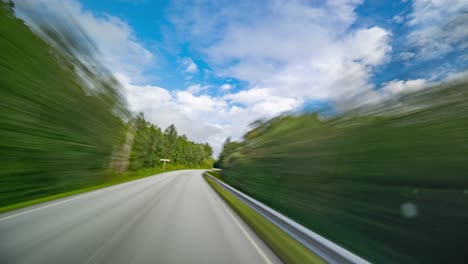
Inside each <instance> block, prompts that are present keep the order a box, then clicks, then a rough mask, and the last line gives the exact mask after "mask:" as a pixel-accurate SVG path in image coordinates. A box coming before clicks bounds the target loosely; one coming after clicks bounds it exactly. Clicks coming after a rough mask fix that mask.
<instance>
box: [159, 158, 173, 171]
mask: <svg viewBox="0 0 468 264" xmlns="http://www.w3.org/2000/svg"><path fill="white" fill-rule="evenodd" d="M160 161H162V162H164V163H163V171H164V168H165V167H166V162H171V160H170V159H160Z"/></svg>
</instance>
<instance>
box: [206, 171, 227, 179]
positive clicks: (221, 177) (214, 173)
mask: <svg viewBox="0 0 468 264" xmlns="http://www.w3.org/2000/svg"><path fill="white" fill-rule="evenodd" d="M207 173H208V174H209V175H211V176H213V177H215V178H216V179H218V180H220V181H224V180H223V175H222V173H221V171H220V170H210V171H208V172H207Z"/></svg>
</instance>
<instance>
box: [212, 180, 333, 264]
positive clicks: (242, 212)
mask: <svg viewBox="0 0 468 264" xmlns="http://www.w3.org/2000/svg"><path fill="white" fill-rule="evenodd" d="M211 173H212V174H213V171H211ZM214 174H215V175H220V173H219V171H216V173H214ZM205 180H206V181H207V182H208V184H209V185H210V186H211V187H212V188H213V189H214V190H215V191H216V192H217V193H218V194H219V195H220V196H221V197H222V198H223V200H224V201H226V202H227V203H228V204H229V205H230V206H231V207H232V209H234V211H236V212H237V214H239V216H240V217H242V219H244V221H245V222H246V223H247V224H248V225H249V226H250V227H251V228H252V230H254V231H255V233H257V235H258V236H259V237H260V238H261V239H263V241H265V243H266V244H267V245H268V246H270V248H271V249H272V250H273V251H274V252H275V253H276V254H277V255H278V256H279V257H280V258H281V259H282V260H283V261H285V262H286V263H299V264H303V263H325V261H323V260H322V259H321V258H320V257H318V256H317V255H315V254H314V253H313V252H311V251H310V250H308V249H307V248H305V247H304V246H303V245H302V244H300V243H299V242H297V241H296V240H295V239H294V238H292V237H290V236H289V235H288V234H286V233H285V232H283V231H282V230H281V229H279V228H278V227H277V226H275V225H274V224H272V223H271V222H269V221H268V220H267V219H265V218H264V217H263V216H261V215H260V214H258V213H257V212H255V211H254V210H253V209H252V208H250V207H249V206H248V205H246V204H245V203H243V202H242V201H240V200H239V199H237V198H236V197H235V196H234V195H232V194H231V193H229V192H228V191H226V190H225V189H224V188H222V187H221V186H219V185H218V184H217V183H215V182H214V181H213V179H211V178H210V177H207V176H205Z"/></svg>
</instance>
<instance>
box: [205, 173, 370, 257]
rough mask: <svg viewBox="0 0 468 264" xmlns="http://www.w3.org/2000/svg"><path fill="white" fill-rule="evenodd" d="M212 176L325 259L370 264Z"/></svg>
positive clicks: (222, 185)
mask: <svg viewBox="0 0 468 264" xmlns="http://www.w3.org/2000/svg"><path fill="white" fill-rule="evenodd" d="M206 175H208V176H209V177H211V178H212V179H213V180H214V181H215V182H216V183H217V184H218V185H220V186H221V187H223V188H224V189H225V190H227V191H229V192H230V193H231V194H233V195H234V196H236V197H237V198H238V199H240V200H241V201H243V202H244V203H245V204H247V205H248V206H250V207H251V208H252V209H254V210H255V211H256V212H257V213H259V214H261V215H262V216H263V217H265V218H266V219H268V220H269V221H270V222H271V223H273V224H275V225H276V226H277V227H279V228H280V229H281V230H283V231H284V232H286V233H287V234H289V235H290V236H291V237H293V238H294V239H296V240H297V241H299V242H300V243H301V244H302V245H304V246H305V247H306V248H308V249H309V250H311V251H312V252H314V253H315V254H317V255H318V256H319V257H321V258H322V259H323V260H325V261H326V262H328V263H331V264H341V263H346V264H348V263H349V264H351V263H353V264H368V263H370V262H369V261H367V260H365V259H363V258H361V257H359V256H357V255H355V254H353V253H352V252H350V251H348V250H346V249H344V248H343V247H341V246H339V245H337V244H335V243H333V242H331V241H330V240H328V239H326V238H324V237H322V236H320V235H319V234H317V233H315V232H313V231H311V230H309V229H307V228H306V227H304V226H302V225H300V224H298V223H297V222H295V221H294V220H292V219H290V218H288V217H286V216H284V215H282V214H280V213H279V212H277V211H275V210H274V209H272V208H270V207H268V206H267V205H265V204H263V203H261V202H259V201H257V200H255V199H253V198H251V197H250V196H248V195H246V194H244V193H242V192H240V191H238V190H236V189H234V188H233V187H231V186H229V185H227V184H226V183H224V182H222V181H220V180H218V179H217V178H215V177H213V176H211V175H210V174H209V173H206Z"/></svg>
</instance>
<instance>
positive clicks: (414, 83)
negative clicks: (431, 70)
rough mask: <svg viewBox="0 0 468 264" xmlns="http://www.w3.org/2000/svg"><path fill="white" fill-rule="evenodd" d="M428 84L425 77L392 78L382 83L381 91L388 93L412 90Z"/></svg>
mask: <svg viewBox="0 0 468 264" xmlns="http://www.w3.org/2000/svg"><path fill="white" fill-rule="evenodd" d="M427 84H428V82H427V80H425V79H415V80H407V81H403V80H392V81H390V82H387V83H384V84H383V86H382V88H381V90H380V91H381V92H384V93H389V94H399V93H407V92H413V91H416V90H418V89H421V88H423V87H425V86H426V85H427Z"/></svg>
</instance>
